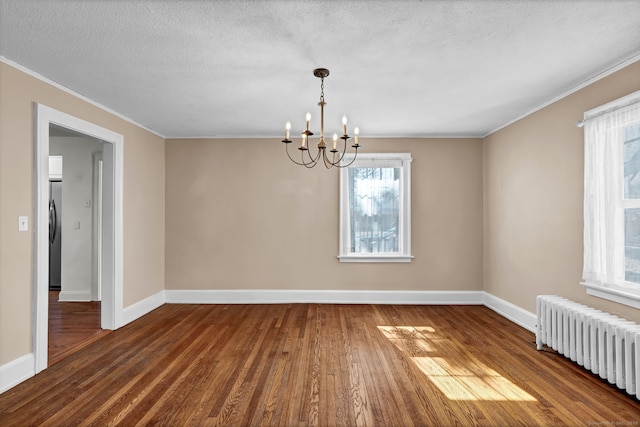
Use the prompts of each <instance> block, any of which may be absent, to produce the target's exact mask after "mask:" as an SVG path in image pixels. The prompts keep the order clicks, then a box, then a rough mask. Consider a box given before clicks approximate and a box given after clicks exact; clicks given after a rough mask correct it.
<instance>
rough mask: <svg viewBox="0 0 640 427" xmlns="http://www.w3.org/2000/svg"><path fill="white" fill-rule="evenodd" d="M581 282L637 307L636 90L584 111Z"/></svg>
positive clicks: (639, 133) (639, 117) (639, 138)
mask: <svg viewBox="0 0 640 427" xmlns="http://www.w3.org/2000/svg"><path fill="white" fill-rule="evenodd" d="M584 122H585V125H584V128H585V131H584V132H585V169H584V170H585V176H584V184H585V189H584V190H585V194H584V270H583V280H584V283H583V284H584V285H585V287H586V288H587V293H589V294H590V295H594V296H598V297H601V298H606V299H609V300H612V301H616V302H619V303H623V304H627V305H630V306H633V307H637V308H640V92H635V93H633V94H631V95H629V96H627V97H624V98H622V99H619V100H617V101H614V102H612V103H609V104H607V105H604V106H602V107H600V108H598V109H595V110H591V111H589V112H587V113H585V120H584Z"/></svg>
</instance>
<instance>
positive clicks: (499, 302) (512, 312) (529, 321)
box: [484, 292, 537, 332]
mask: <svg viewBox="0 0 640 427" xmlns="http://www.w3.org/2000/svg"><path fill="white" fill-rule="evenodd" d="M484 295H485V299H484V305H486V306H487V307H489V308H490V309H491V310H493V311H495V312H496V313H498V314H499V315H501V316H502V317H505V318H507V319H509V320H511V321H512V322H513V323H515V324H516V325H519V326H522V327H523V328H525V329H527V330H529V331H530V332H535V331H536V323H537V317H536V315H535V314H534V313H531V312H530V311H527V310H525V309H523V308H520V307H518V306H517V305H515V304H511V303H510V302H509V301H505V300H503V299H501V298H498V297H496V296H494V295H491V294H490V293H488V292H484Z"/></svg>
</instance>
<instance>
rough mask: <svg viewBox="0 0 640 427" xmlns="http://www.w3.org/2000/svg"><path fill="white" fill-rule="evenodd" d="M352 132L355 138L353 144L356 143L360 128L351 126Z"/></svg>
mask: <svg viewBox="0 0 640 427" xmlns="http://www.w3.org/2000/svg"><path fill="white" fill-rule="evenodd" d="M353 134H354V135H355V136H356V139H355V141H354V143H355V145H358V135H360V128H359V127H357V126H356V127H354V128H353Z"/></svg>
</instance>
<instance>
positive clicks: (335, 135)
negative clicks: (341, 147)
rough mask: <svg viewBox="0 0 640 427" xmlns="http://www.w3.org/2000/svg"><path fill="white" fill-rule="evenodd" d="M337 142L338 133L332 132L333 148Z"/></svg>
mask: <svg viewBox="0 0 640 427" xmlns="http://www.w3.org/2000/svg"><path fill="white" fill-rule="evenodd" d="M337 144H338V134H337V133H334V134H333V149H334V150H335V149H336V147H337Z"/></svg>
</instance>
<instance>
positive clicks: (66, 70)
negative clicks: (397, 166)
mask: <svg viewBox="0 0 640 427" xmlns="http://www.w3.org/2000/svg"><path fill="white" fill-rule="evenodd" d="M0 56H2V57H4V58H5V60H8V61H7V62H9V63H17V64H19V65H20V66H22V67H25V68H27V69H29V70H32V71H34V72H36V73H38V74H40V75H42V76H44V77H46V78H48V79H50V80H52V81H54V82H56V83H58V84H60V85H62V86H65V87H67V88H69V89H71V90H73V91H75V92H77V93H79V94H81V95H83V96H85V97H87V98H89V99H91V100H93V101H95V102H97V103H99V104H101V105H103V106H105V107H107V108H109V109H111V110H113V111H116V112H118V113H120V114H121V115H123V116H125V117H128V118H129V119H130V120H132V121H134V122H136V123H138V124H140V125H142V126H144V127H146V128H148V129H150V130H152V131H154V132H156V133H157V134H159V135H161V136H164V137H168V138H173V137H221V138H222V137H274V138H281V137H282V136H283V132H284V124H285V122H286V121H287V120H291V122H292V125H293V129H292V132H293V133H297V132H298V131H301V130H303V129H302V127H303V126H304V115H305V113H306V112H307V111H310V112H311V114H312V115H313V119H312V121H313V124H312V131H313V130H316V132H317V127H318V126H319V124H318V122H319V121H318V119H319V107H318V106H317V102H318V100H319V95H320V80H319V79H317V78H316V77H314V76H313V73H312V71H313V69H314V68H317V67H325V68H328V69H329V70H330V71H331V75H330V76H329V77H328V78H327V79H326V80H325V100H326V102H327V107H326V109H327V112H326V118H325V126H326V130H327V133H333V132H334V131H339V130H340V117H341V116H342V114H343V113H345V114H346V115H347V117H348V118H349V125H350V127H351V126H353V125H358V126H359V127H360V129H361V135H362V136H375V137H382V136H399V137H405V136H406V137H409V136H484V135H486V134H487V133H490V132H491V131H494V130H496V129H498V128H500V127H501V126H503V125H505V124H506V123H508V122H510V121H512V120H514V119H516V118H518V117H521V116H522V115H524V114H527V113H528V112H531V111H533V110H535V109H536V108H538V107H540V106H541V105H543V104H545V103H547V102H549V101H550V100H553V99H555V98H556V97H558V96H560V95H562V94H564V93H566V92H567V91H570V90H572V89H574V88H576V87H578V86H579V85H581V84H583V83H585V82H586V81H588V80H590V79H592V78H594V77H596V76H598V75H599V74H601V73H604V72H606V71H607V70H610V69H611V68H613V67H616V66H618V65H619V64H621V63H624V62H628V61H629V60H635V59H640V0H624V1H618V0H600V1H598V0H584V1H582V0H552V1H540V0H527V1H524V0H523V1H516V0H513V1H505V0H495V1H489V0H487V1H482V0H469V1H457V0H451V1H415V0H413V1H410V0H394V1H385V0H373V1H346V0H340V1H331V0H323V1H301V0H299V1H277V0H258V1H248V0H240V1H230V0H228V1H204V0H200V1H195V0H193V1H192V0H182V1H178V0H156V1H138V0H95V1H88V0H47V1H45V0H0ZM577 119H580V117H576V120H577Z"/></svg>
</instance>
